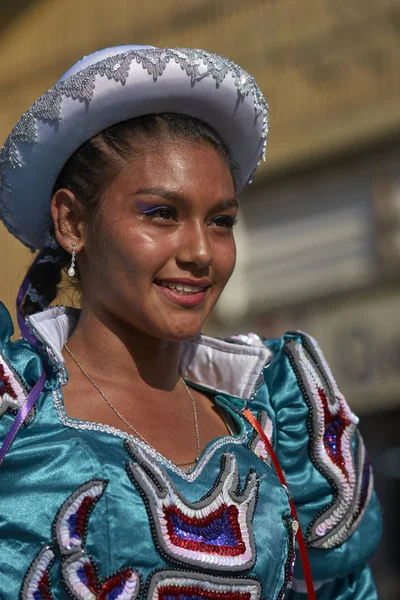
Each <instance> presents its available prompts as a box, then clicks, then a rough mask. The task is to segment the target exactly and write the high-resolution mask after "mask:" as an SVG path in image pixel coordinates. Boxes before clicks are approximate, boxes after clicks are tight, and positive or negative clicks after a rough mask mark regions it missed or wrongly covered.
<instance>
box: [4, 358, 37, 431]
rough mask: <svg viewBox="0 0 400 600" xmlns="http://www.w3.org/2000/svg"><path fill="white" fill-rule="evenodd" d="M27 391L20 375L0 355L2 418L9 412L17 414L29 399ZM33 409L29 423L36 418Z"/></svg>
mask: <svg viewBox="0 0 400 600" xmlns="http://www.w3.org/2000/svg"><path fill="white" fill-rule="evenodd" d="M27 395H28V393H27V391H26V389H25V387H24V386H23V384H22V382H21V380H20V379H19V377H18V375H17V374H16V373H15V372H14V370H13V369H12V367H11V366H10V365H9V364H8V362H7V361H6V359H5V358H4V357H3V356H1V355H0V418H1V417H2V416H3V415H4V413H5V412H6V411H7V410H11V411H14V412H17V411H18V410H19V409H20V408H21V406H22V405H23V403H24V402H25V400H26V398H27ZM34 414H35V413H34V410H33V409H32V410H31V412H30V413H29V416H28V421H27V422H28V423H30V422H32V420H33V418H34Z"/></svg>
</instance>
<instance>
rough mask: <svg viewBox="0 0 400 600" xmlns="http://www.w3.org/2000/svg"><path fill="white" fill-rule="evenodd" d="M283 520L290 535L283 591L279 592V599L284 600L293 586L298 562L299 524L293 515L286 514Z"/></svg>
mask: <svg viewBox="0 0 400 600" xmlns="http://www.w3.org/2000/svg"><path fill="white" fill-rule="evenodd" d="M283 522H284V524H285V527H286V531H287V535H288V544H289V546H288V556H287V560H286V564H285V581H284V582H283V585H282V588H281V591H280V592H279V594H278V598H277V600H283V598H284V597H285V594H286V591H287V590H288V589H290V588H291V587H292V582H293V573H294V565H295V562H296V532H297V530H298V527H299V524H298V522H297V521H296V519H295V518H294V517H293V515H285V516H284V517H283Z"/></svg>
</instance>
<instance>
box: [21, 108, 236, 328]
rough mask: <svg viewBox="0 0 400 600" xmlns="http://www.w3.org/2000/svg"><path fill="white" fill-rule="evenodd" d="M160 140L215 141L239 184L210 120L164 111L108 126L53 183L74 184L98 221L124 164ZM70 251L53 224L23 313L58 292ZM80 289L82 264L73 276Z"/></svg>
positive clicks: (87, 212) (92, 221)
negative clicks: (103, 202) (104, 197)
mask: <svg viewBox="0 0 400 600" xmlns="http://www.w3.org/2000/svg"><path fill="white" fill-rule="evenodd" d="M159 141H172V142H174V141H184V142H193V143H199V142H202V143H206V144H209V145H211V146H212V147H213V148H214V149H215V150H216V151H217V152H218V154H219V155H220V157H221V158H222V160H223V161H224V162H225V164H226V165H227V166H228V168H229V170H230V172H231V174H232V178H233V182H234V186H235V189H237V187H238V184H239V181H238V177H239V170H238V167H237V165H236V163H235V162H234V160H233V158H232V155H231V153H230V151H229V149H228V147H227V146H226V144H225V142H224V141H223V140H222V139H221V137H220V136H219V135H218V134H217V133H216V132H215V131H214V129H212V128H211V127H210V126H209V125H206V124H205V123H203V122H202V121H199V120H198V119H195V118H194V117H189V116H187V115H178V114H172V113H163V114H159V115H147V116H144V117H139V118H137V119H131V120H129V121H123V122H121V123H117V124H116V125H112V126H111V127H108V128H107V129H104V130H103V131H102V132H100V133H99V134H97V135H95V136H94V137H92V138H91V139H90V140H88V141H87V142H85V143H84V144H83V145H82V146H80V148H78V150H76V152H75V153H74V154H73V155H72V156H71V157H70V158H69V159H68V161H67V162H66V164H65V165H64V167H63V169H62V170H61V172H60V174H59V176H58V178H57V180H56V183H55V185H54V188H53V194H54V193H55V192H56V191H57V190H60V189H67V190H70V191H71V192H72V193H73V194H74V195H75V197H76V198H77V199H78V201H79V202H80V204H81V206H82V208H83V214H84V219H85V222H86V223H87V224H88V226H92V227H93V228H95V227H96V225H97V222H98V218H99V215H100V212H101V211H100V210H99V208H100V206H101V197H102V195H103V192H104V191H105V189H106V188H107V187H108V185H109V184H110V183H111V182H112V181H113V179H114V178H115V177H116V176H117V174H118V173H119V172H120V170H121V169H122V168H123V167H124V166H125V165H126V163H127V162H128V161H129V160H132V158H133V157H134V156H135V155H138V154H139V153H140V152H141V151H143V148H146V146H147V147H148V146H149V144H151V143H157V142H159ZM70 260H71V255H70V254H69V253H68V252H67V251H66V250H64V248H62V247H61V246H60V245H59V244H58V242H57V241H56V239H55V236H54V226H53V225H51V226H50V227H49V230H48V232H47V234H46V236H45V241H44V246H43V248H42V250H41V251H40V253H39V257H38V260H37V261H36V263H35V264H34V265H32V266H31V267H30V271H29V280H30V284H29V287H28V290H27V293H26V296H25V298H24V301H23V303H22V305H21V308H20V312H21V315H22V316H23V317H26V316H28V315H31V314H33V313H35V312H40V311H42V310H44V309H46V308H48V306H49V305H50V304H51V302H53V300H55V298H56V297H57V294H58V288H59V284H60V282H61V279H62V272H63V271H67V267H68V265H69V262H70ZM71 281H72V282H73V283H74V284H75V287H77V288H78V289H79V281H80V280H79V269H78V268H77V265H75V276H74V278H71Z"/></svg>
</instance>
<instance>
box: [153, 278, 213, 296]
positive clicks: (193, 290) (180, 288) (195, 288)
mask: <svg viewBox="0 0 400 600" xmlns="http://www.w3.org/2000/svg"><path fill="white" fill-rule="evenodd" d="M154 283H155V284H156V285H158V286H159V287H162V288H168V289H170V290H173V291H174V292H175V293H178V294H182V296H184V295H194V294H199V293H202V292H205V291H207V290H208V288H209V287H210V285H201V286H200V285H188V284H183V283H175V282H171V281H167V280H163V279H162V280H154Z"/></svg>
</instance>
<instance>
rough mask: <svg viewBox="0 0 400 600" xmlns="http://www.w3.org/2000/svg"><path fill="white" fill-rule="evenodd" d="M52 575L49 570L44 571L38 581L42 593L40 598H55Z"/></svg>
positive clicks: (48, 599) (50, 599)
mask: <svg viewBox="0 0 400 600" xmlns="http://www.w3.org/2000/svg"><path fill="white" fill-rule="evenodd" d="M50 585H51V584H50V577H49V574H48V572H47V571H44V573H43V575H42V576H41V578H40V581H39V583H38V587H37V589H38V592H39V594H40V600H53V596H52V594H51V592H50Z"/></svg>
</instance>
